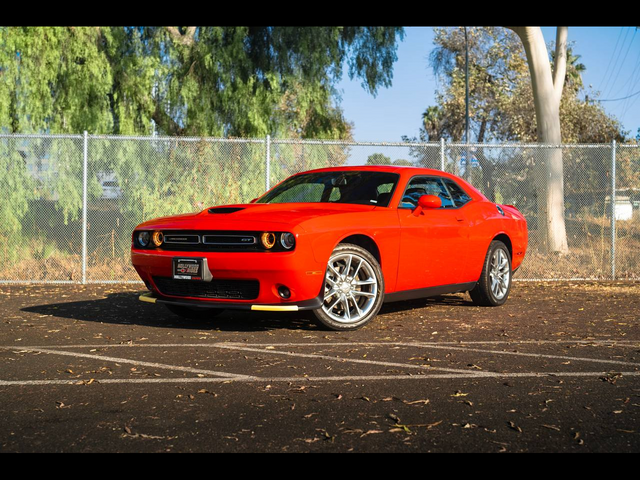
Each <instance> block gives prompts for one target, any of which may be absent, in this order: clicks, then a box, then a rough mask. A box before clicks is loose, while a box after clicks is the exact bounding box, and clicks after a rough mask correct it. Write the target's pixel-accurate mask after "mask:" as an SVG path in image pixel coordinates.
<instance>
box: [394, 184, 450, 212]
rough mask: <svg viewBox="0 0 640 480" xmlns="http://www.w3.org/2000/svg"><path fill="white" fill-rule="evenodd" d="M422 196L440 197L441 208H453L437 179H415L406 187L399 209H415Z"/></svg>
mask: <svg viewBox="0 0 640 480" xmlns="http://www.w3.org/2000/svg"><path fill="white" fill-rule="evenodd" d="M422 195H435V196H436V197H440V200H441V201H442V208H455V205H454V203H453V200H452V199H451V196H450V195H449V192H448V190H447V189H446V187H445V186H444V184H443V183H442V180H441V179H440V178H438V177H415V178H412V179H411V181H410V182H409V184H408V185H407V188H406V190H405V191H404V195H402V200H400V205H399V208H416V207H417V206H418V199H419V198H420V197H421V196H422Z"/></svg>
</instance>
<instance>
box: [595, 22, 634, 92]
mask: <svg viewBox="0 0 640 480" xmlns="http://www.w3.org/2000/svg"><path fill="white" fill-rule="evenodd" d="M622 32H625V35H624V40H626V39H627V33H628V30H626V31H625V29H624V27H623V28H621V29H620V32H619V33H618V39H617V40H616V46H615V47H613V52H612V53H611V57H609V64H608V65H607V68H606V69H605V78H604V80H603V81H604V87H602V90H601V92H602V93H604V92H605V91H606V90H607V87H608V86H609V82H610V81H611V77H612V76H613V71H614V70H615V68H616V66H617V65H618V58H620V53H622V49H623V48H624V41H623V43H622V46H621V47H620V52H618V44H619V43H620V37H621V36H622ZM616 52H618V55H616ZM614 57H615V58H616V61H615V63H614V64H613V67H612V68H611V69H609V67H610V66H611V61H612V60H613V58H614ZM605 80H606V81H605Z"/></svg>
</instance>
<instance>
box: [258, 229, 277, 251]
mask: <svg viewBox="0 0 640 480" xmlns="http://www.w3.org/2000/svg"><path fill="white" fill-rule="evenodd" d="M260 239H261V240H262V245H264V248H267V249H272V248H273V246H274V245H275V244H276V235H275V233H270V232H265V233H263V234H262V236H261V237H260Z"/></svg>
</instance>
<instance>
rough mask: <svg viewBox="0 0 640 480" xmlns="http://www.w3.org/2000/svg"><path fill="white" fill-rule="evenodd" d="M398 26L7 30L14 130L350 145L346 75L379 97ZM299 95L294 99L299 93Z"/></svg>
mask: <svg viewBox="0 0 640 480" xmlns="http://www.w3.org/2000/svg"><path fill="white" fill-rule="evenodd" d="M403 35H404V32H403V29H402V28H399V27H0V45H2V49H1V51H0V65H1V66H2V75H0V128H2V129H3V130H5V131H9V132H21V133H35V132H43V131H46V132H50V133H78V132H81V131H83V130H85V129H86V130H88V131H89V132H90V133H115V134H128V135H133V134H136V135H148V134H151V133H158V134H161V135H182V136H217V137H257V136H264V135H267V134H271V135H272V136H277V135H284V134H287V133H289V131H295V132H297V133H298V134H299V135H300V136H301V137H302V138H308V137H313V138H332V139H337V138H344V137H347V136H348V133H349V128H348V125H347V123H346V122H345V120H344V118H343V117H342V113H341V111H340V109H339V105H338V103H339V97H338V94H337V92H336V91H335V85H336V83H337V82H338V81H339V79H340V78H341V76H342V75H343V70H344V66H343V65H346V66H347V71H348V74H349V75H350V76H351V77H352V78H356V77H357V78H360V79H361V80H362V85H363V87H364V88H365V89H366V90H367V91H369V92H370V93H371V94H373V95H375V94H376V93H377V91H378V89H379V88H380V87H387V86H389V85H390V84H391V80H392V67H393V62H394V61H395V60H396V46H397V40H398V39H402V37H403ZM292 93H293V94H292Z"/></svg>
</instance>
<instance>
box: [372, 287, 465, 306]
mask: <svg viewBox="0 0 640 480" xmlns="http://www.w3.org/2000/svg"><path fill="white" fill-rule="evenodd" d="M477 283H478V282H468V283H455V284H452V285H440V286H437V287H427V288H416V289H415V290H403V291H401V292H393V293H387V294H386V295H385V296H384V302H385V303H391V302H401V301H403V300H413V299H415V298H424V297H436V296H438V295H444V294H446V293H459V292H467V291H469V290H472V289H473V288H474V287H475V286H476V284H477Z"/></svg>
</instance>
